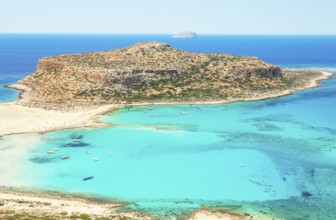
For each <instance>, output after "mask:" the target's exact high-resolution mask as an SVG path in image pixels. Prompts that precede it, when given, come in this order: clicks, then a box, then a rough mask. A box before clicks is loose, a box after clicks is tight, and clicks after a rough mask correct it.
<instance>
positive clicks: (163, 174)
mask: <svg viewBox="0 0 336 220" xmlns="http://www.w3.org/2000/svg"><path fill="white" fill-rule="evenodd" d="M40 37H41V36H40ZM63 37H64V36H63ZM54 38H55V39H54ZM54 38H51V39H52V40H50V39H49V40H50V42H55V41H56V38H57V37H54ZM58 38H59V37H58ZM58 38H57V39H58ZM140 38H141V39H142V38H144V39H149V37H147V38H146V37H143V36H142V37H140ZM158 38H159V40H160V39H161V40H162V39H166V38H167V36H166V37H164V36H159V37H158ZM20 39H21V38H20ZM74 39H77V38H76V37H75V36H72V37H70V41H69V39H68V41H67V40H64V41H57V42H63V43H65V44H66V42H68V43H69V42H72V41H74ZM104 39H105V41H104V43H102V44H98V46H97V45H96V44H95V45H96V46H95V47H101V48H103V47H106V42H109V41H108V40H107V39H108V38H107V37H104ZM167 39H168V38H167ZM260 39H262V38H252V39H247V38H241V39H233V38H232V39H231V38H227V39H224V40H223V39H221V38H216V39H214V38H210V39H205V38H200V39H199V40H198V41H188V42H189V43H185V41H172V44H174V43H175V44H176V46H179V47H181V48H186V49H189V50H191V51H197V50H204V51H206V50H208V51H209V52H224V50H232V51H233V50H234V49H236V51H233V52H234V53H238V54H254V55H258V56H261V57H262V58H265V59H269V61H274V62H277V63H280V64H283V65H285V66H287V67H292V66H293V67H302V66H307V65H308V64H309V63H310V64H311V66H316V67H321V66H324V65H325V64H328V65H325V66H326V67H325V69H326V70H329V71H334V72H335V67H334V66H333V65H332V64H333V62H334V61H333V59H332V57H333V56H332V55H333V53H334V51H335V50H332V49H330V50H328V49H326V50H325V51H326V52H327V53H323V52H325V51H324V50H316V51H317V52H316V53H317V54H310V53H309V54H308V55H307V54H306V53H304V52H303V50H300V48H301V49H303V48H305V47H306V46H307V45H306V44H305V43H307V42H308V43H311V41H312V39H313V38H309V39H308V40H307V39H306V40H305V41H304V42H301V44H296V45H297V46H296V48H297V49H298V51H299V52H298V51H296V52H295V53H294V54H290V56H288V57H287V56H285V55H286V54H288V53H286V48H287V47H288V48H292V47H291V45H293V44H294V43H295V42H297V41H298V39H296V40H293V39H288V38H287V40H286V38H282V39H281V40H280V41H281V43H279V45H285V46H284V47H286V44H285V42H286V41H289V43H288V44H287V47H286V48H284V49H283V50H282V52H281V53H275V52H269V53H267V51H272V50H267V48H268V49H270V48H271V49H275V48H273V47H275V46H272V45H273V43H274V41H276V39H274V38H269V39H267V40H266V44H263V45H262V46H261V48H254V49H253V48H250V47H251V46H250V47H244V44H242V45H241V46H240V47H233V46H226V47H225V45H227V44H224V43H223V42H233V41H234V42H235V44H238V43H242V42H245V44H247V43H251V42H254V43H255V42H259V41H260V42H262V41H261V40H260ZM330 39H331V38H330ZM330 39H329V38H328V39H327V40H326V39H322V40H321V39H320V40H321V41H323V43H321V42H320V43H317V44H316V45H320V46H316V45H315V46H314V48H315V47H321V45H327V43H328V42H329V41H330ZM332 39H334V38H332ZM16 40H17V39H16ZM58 40H59V39H58ZM88 40H89V37H88V38H87V39H86V38H84V40H83V41H82V42H79V43H78V44H80V45H82V46H83V45H85V42H87V41H88ZM264 40H265V39H264ZM14 41H15V38H14ZM27 41H29V42H35V41H36V39H35V38H34V39H33V40H32V39H28V40H27ZM133 41H139V38H132V37H130V38H127V39H126V40H125V41H124V42H122V43H123V44H127V43H131V42H133ZM41 42H42V45H44V44H45V45H49V44H50V42H49V41H47V40H46V41H41ZM48 42H49V43H48ZM113 42H114V41H113ZM113 42H112V41H111V42H110V44H109V45H110V46H111V47H115V46H117V45H119V44H115V43H113ZM190 42H193V43H190ZM200 42H201V43H200ZM202 42H203V43H202ZM205 42H208V43H209V42H211V44H209V45H208V46H204V45H206V43H205ZM216 42H217V43H216ZM263 42H264V41H263ZM267 42H268V43H267ZM119 43H120V42H119ZM120 44H121V43H120ZM30 45H32V47H33V46H34V45H35V44H30ZM197 45H203V47H200V48H198V47H197ZM218 45H222V46H219V47H218ZM223 45H224V46H223ZM249 45H253V44H249ZM260 45H261V44H260ZM39 46H40V45H39ZM58 46H59V45H58ZM77 46H78V45H77ZM89 46H90V45H89ZM89 46H87V47H82V49H81V50H83V51H85V50H93V49H96V48H93V47H89ZM91 46H92V45H91ZM216 46H217V47H216ZM245 46H246V45H245ZM33 48H35V47H33ZM69 48H70V47H69ZM69 48H68V50H62V51H58V50H55V48H54V46H52V47H50V48H49V49H47V50H44V51H43V50H41V51H39V52H38V53H37V54H35V55H34V56H33V57H29V59H30V60H29V61H26V62H27V65H26V66H25V65H23V67H25V69H26V70H27V71H28V70H29V71H30V70H31V69H32V68H33V67H34V65H36V64H35V62H36V60H37V58H38V56H41V55H45V54H53V53H55V54H57V53H63V52H64V53H65V52H82V51H79V49H77V50H78V51H77V50H75V51H74V50H73V48H72V49H71V48H70V49H69ZM77 48H78V47H77ZM243 48H245V50H243ZM246 48H247V49H246ZM288 48H287V49H288ZM0 49H1V48H0ZM216 49H217V50H216ZM221 50H223V51H221ZM312 50H313V49H312ZM24 51H25V50H20V56H22V57H25V54H28V52H29V53H31V49H28V50H27V51H26V52H24ZM319 51H320V53H318V52H319ZM328 51H329V52H328ZM0 52H1V51H0ZM287 52H288V51H287ZM21 53H22V54H21ZM13 54H14V55H15V53H13ZM305 55H306V56H307V57H305ZM20 56H19V57H20ZM291 56H295V57H296V59H293V60H291V59H292V58H293V57H291ZM300 57H301V58H300ZM6 59H7V58H6ZM6 59H5V60H6ZM8 59H9V58H8ZM9 60H10V59H9ZM23 60H24V59H23ZM300 60H301V61H300ZM305 60H306V62H303V61H305ZM16 61H17V60H16ZM16 61H15V62H16ZM13 62H14V61H13ZM287 64H288V65H287ZM13 66H14V67H15V68H19V67H18V66H20V65H9V64H8V66H7V67H6V66H5V67H6V68H8V69H5V72H6V73H7V72H8V74H7V75H6V74H5V77H2V79H3V80H2V81H1V83H3V84H6V83H7V82H13V80H14V79H15V78H17V79H19V78H20V77H22V75H23V74H24V73H23V72H21V71H20V70H19V69H17V73H18V75H15V74H14V76H13V74H12V73H13V72H16V70H15V69H10V68H12V67H13ZM1 67H2V68H4V66H1ZM14 67H13V68H14ZM0 71H1V69H0ZM11 71H12V72H11ZM2 73H3V72H0V74H2ZM0 80H1V79H0ZM7 91H11V90H3V91H0V94H1V96H0V101H6V100H10V99H14V98H13V97H15V96H16V95H17V94H14V93H11V94H7V95H3V94H6V93H5V92H7ZM11 92H12V91H11ZM8 97H10V98H8ZM148 108H152V109H153V110H148ZM334 109H336V79H335V78H334V79H332V80H328V81H324V82H323V87H320V88H315V89H312V90H308V91H303V92H299V93H296V94H294V95H291V96H287V97H281V98H276V99H271V100H264V101H258V102H245V103H232V104H221V105H196V106H192V105H181V106H146V107H133V108H124V109H120V110H118V111H115V112H112V113H109V114H108V115H105V116H102V117H101V118H100V120H102V121H105V122H110V123H112V124H114V125H115V126H111V127H105V128H94V129H93V128H92V129H75V130H64V131H56V132H50V133H46V134H32V135H12V136H6V137H3V138H2V139H1V140H0V155H1V156H3V155H5V153H3V152H6V149H12V148H18V146H19V147H20V146H21V147H23V148H24V149H25V150H24V151H22V152H21V153H20V156H19V157H12V156H8V155H7V154H6V157H9V158H10V160H9V162H8V163H9V164H10V165H11V166H3V165H2V166H1V169H0V181H1V182H0V185H6V186H17V187H24V188H27V187H28V188H35V189H42V190H54V191H59V192H70V193H81V194H89V195H90V196H108V197H111V198H114V199H118V200H122V201H127V202H130V203H131V204H130V205H128V206H126V207H124V208H125V209H131V210H137V211H139V210H140V211H144V212H149V213H151V214H154V215H157V216H160V217H162V216H166V215H175V216H179V215H180V214H181V213H186V212H189V211H192V210H194V209H197V208H199V207H202V206H208V207H217V208H218V207H225V208H228V207H229V209H235V210H239V211H242V212H251V211H252V212H262V213H269V214H271V215H274V216H276V217H284V218H285V219H336V216H335V214H334V210H335V208H336V207H335V205H334V204H335V203H334V201H335V199H336V162H335V161H336V136H335V134H336V118H335V117H334ZM182 112H183V114H181V113H182ZM13 140H17V141H13ZM28 140H33V141H28ZM74 140H76V141H74ZM55 147H57V148H58V151H57V152H56V153H55V154H48V153H47V152H48V151H50V150H52V149H53V148H55ZM63 155H67V156H69V157H70V158H69V159H65V160H61V156H63ZM96 157H97V158H98V159H99V160H97V161H95V160H94V158H96ZM1 159H2V161H4V158H1ZM0 164H6V163H0ZM19 168H20V169H19ZM91 176H92V177H93V178H92V179H90V180H87V181H83V178H86V177H91ZM303 195H305V196H303ZM308 195H311V196H308Z"/></svg>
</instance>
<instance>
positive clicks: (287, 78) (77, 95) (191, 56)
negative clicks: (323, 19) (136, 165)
mask: <svg viewBox="0 0 336 220" xmlns="http://www.w3.org/2000/svg"><path fill="white" fill-rule="evenodd" d="M318 75H321V74H320V73H316V72H305V74H302V73H301V74H300V72H297V71H296V72H291V71H284V70H282V69H281V68H279V67H278V66H275V65H272V64H269V63H266V62H263V61H261V60H259V59H258V58H256V57H245V56H235V55H230V54H206V53H192V52H187V51H182V50H178V49H175V48H173V47H171V46H170V45H168V44H166V43H158V42H148V43H139V44H135V45H133V46H130V47H127V48H122V49H118V50H112V51H104V52H94V53H86V54H71V55H61V56H52V57H46V58H43V59H41V60H40V61H39V63H38V66H37V69H36V72H34V73H33V74H31V75H29V76H28V77H27V78H25V79H23V80H22V81H20V82H19V83H20V85H22V86H25V87H26V89H25V90H26V91H27V92H28V94H29V95H27V94H26V95H25V97H26V98H25V99H24V100H22V104H24V105H26V106H34V107H42V108H53V109H59V108H60V106H61V107H62V108H71V107H74V106H89V105H100V104H137V103H138V104H139V103H158V102H161V103H162V102H168V103H170V102H174V103H195V102H198V103H199V102H214V101H235V100H246V99H258V98H260V97H270V96H271V97H272V96H277V95H278V94H280V95H282V94H283V93H284V91H287V92H288V91H289V90H296V89H298V88H302V87H305V86H306V85H307V84H309V83H310V82H311V79H312V77H316V76H318ZM270 94H271V95H270Z"/></svg>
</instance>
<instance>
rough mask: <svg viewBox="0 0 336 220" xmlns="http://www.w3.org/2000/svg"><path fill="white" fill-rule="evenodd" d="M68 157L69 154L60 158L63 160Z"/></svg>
mask: <svg viewBox="0 0 336 220" xmlns="http://www.w3.org/2000/svg"><path fill="white" fill-rule="evenodd" d="M69 158H70V157H69V156H66V155H64V156H62V157H61V160H65V159H69Z"/></svg>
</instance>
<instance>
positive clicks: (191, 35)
mask: <svg viewBox="0 0 336 220" xmlns="http://www.w3.org/2000/svg"><path fill="white" fill-rule="evenodd" d="M196 37H197V35H196V33H195V32H192V31H189V32H180V33H177V34H174V35H173V36H172V38H196Z"/></svg>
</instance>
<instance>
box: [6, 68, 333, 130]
mask: <svg viewBox="0 0 336 220" xmlns="http://www.w3.org/2000/svg"><path fill="white" fill-rule="evenodd" d="M320 73H322V74H321V75H319V76H318V77H315V78H313V79H311V80H310V82H309V83H308V84H307V85H304V86H301V87H299V88H296V89H295V90H293V89H288V90H283V91H274V92H270V93H266V94H260V93H255V94H250V96H249V97H245V98H229V99H228V100H222V101H209V102H206V101H204V102H197V101H196V102H158V103H145V102H142V103H133V104H105V105H101V106H98V107H96V108H85V107H83V108H80V109H79V110H78V111H77V112H73V111H68V112H61V111H56V110H45V109H42V108H36V107H26V106H23V105H21V104H20V103H21V102H23V101H24V100H26V99H29V92H27V91H28V90H29V88H27V87H25V86H22V85H19V84H14V85H9V86H7V87H8V88H12V89H17V90H21V91H23V92H22V93H20V95H19V98H20V99H19V100H18V101H13V102H6V103H1V104H0V115H1V116H2V117H1V118H0V124H1V125H2V126H1V127H0V136H4V135H12V134H25V133H45V132H50V131H56V130H64V129H74V128H93V127H104V126H112V125H111V124H108V123H104V122H101V121H99V120H98V118H99V117H100V116H102V115H104V114H106V113H108V112H112V111H115V110H117V109H119V108H121V107H125V106H155V105H191V104H193V105H214V104H227V103H234V102H250V101H259V100H266V99H271V98H277V97H282V96H287V95H291V94H293V93H295V92H298V91H302V90H306V89H310V88H315V87H318V86H319V85H320V82H321V81H322V80H326V79H329V78H331V77H332V75H333V73H330V72H325V71H320Z"/></svg>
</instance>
